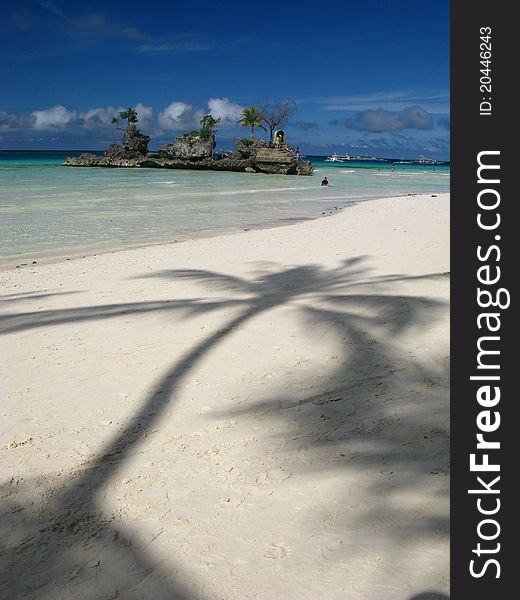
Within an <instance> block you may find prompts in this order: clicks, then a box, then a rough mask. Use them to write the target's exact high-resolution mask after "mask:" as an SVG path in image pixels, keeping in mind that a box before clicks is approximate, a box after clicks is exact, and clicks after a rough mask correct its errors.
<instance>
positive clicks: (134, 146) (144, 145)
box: [123, 127, 150, 158]
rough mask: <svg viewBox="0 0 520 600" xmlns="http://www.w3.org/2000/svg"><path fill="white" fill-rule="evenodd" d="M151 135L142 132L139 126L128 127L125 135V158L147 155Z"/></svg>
mask: <svg viewBox="0 0 520 600" xmlns="http://www.w3.org/2000/svg"><path fill="white" fill-rule="evenodd" d="M149 141H150V136H148V135H144V133H141V132H140V131H139V129H137V127H128V129H127V130H126V131H125V135H124V136H123V152H124V154H125V158H137V157H139V156H146V154H147V152H148V143H149Z"/></svg>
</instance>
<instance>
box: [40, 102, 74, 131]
mask: <svg viewBox="0 0 520 600" xmlns="http://www.w3.org/2000/svg"><path fill="white" fill-rule="evenodd" d="M31 114H32V116H33V117H34V119H35V121H34V129H37V130H40V131H44V130H48V129H62V128H63V127H65V126H66V125H68V124H69V123H70V122H71V121H72V119H74V117H75V116H76V112H75V111H71V110H67V109H66V108H65V107H64V106H62V105H61V104H58V105H56V106H53V107H51V108H46V109H45V110H35V111H33V112H32V113H31Z"/></svg>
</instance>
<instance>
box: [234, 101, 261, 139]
mask: <svg viewBox="0 0 520 600" xmlns="http://www.w3.org/2000/svg"><path fill="white" fill-rule="evenodd" d="M263 118H264V117H263V115H262V113H261V112H260V110H259V109H258V108H257V107H256V106H249V107H248V108H244V110H243V111H242V118H241V119H239V120H238V123H239V124H240V127H251V141H252V142H254V141H255V127H261V128H262V129H263V130H264V131H265V127H264V126H263V125H262V119H263Z"/></svg>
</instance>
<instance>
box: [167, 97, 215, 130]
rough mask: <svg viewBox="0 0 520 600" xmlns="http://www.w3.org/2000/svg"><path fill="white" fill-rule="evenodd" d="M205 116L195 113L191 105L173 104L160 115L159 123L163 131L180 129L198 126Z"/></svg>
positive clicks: (200, 112) (199, 112) (183, 103)
mask: <svg viewBox="0 0 520 600" xmlns="http://www.w3.org/2000/svg"><path fill="white" fill-rule="evenodd" d="M203 116H204V115H203V113H202V111H200V110H198V111H194V110H193V106H192V105H191V104H186V103H185V102H172V103H171V104H169V105H168V106H167V107H166V108H165V109H164V110H162V111H161V112H160V113H159V114H158V116H157V121H158V123H159V127H161V128H162V129H180V128H181V127H192V126H195V125H198V122H199V121H200V119H202V117H203Z"/></svg>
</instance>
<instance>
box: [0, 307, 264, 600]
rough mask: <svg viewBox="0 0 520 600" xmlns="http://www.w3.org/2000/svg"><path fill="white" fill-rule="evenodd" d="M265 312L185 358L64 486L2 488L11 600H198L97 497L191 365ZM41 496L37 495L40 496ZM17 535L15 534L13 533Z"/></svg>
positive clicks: (248, 314)
mask: <svg viewBox="0 0 520 600" xmlns="http://www.w3.org/2000/svg"><path fill="white" fill-rule="evenodd" d="M262 310H263V308H262V307H258V306H253V307H251V308H249V309H248V310H245V311H243V312H241V314H239V315H238V316H237V317H236V318H234V319H232V320H231V321H229V322H228V323H227V324H226V325H225V326H224V327H221V328H220V329H218V330H217V331H216V332H215V333H214V334H213V335H211V336H209V337H207V338H206V339H205V340H203V341H202V342H201V343H200V344H198V345H197V346H196V347H195V348H193V349H192V350H190V351H189V352H187V353H186V354H185V355H184V356H183V357H181V359H180V360H179V361H177V362H176V363H175V365H174V366H173V367H172V368H171V369H170V370H169V371H168V372H167V373H166V374H165V375H164V376H163V377H162V378H161V380H160V381H159V382H157V384H156V385H155V390H154V391H153V392H151V393H150V394H149V396H148V398H147V399H146V400H145V402H144V403H143V405H142V407H141V409H140V410H139V411H138V413H137V414H136V415H134V417H133V418H132V419H131V421H130V422H129V423H128V425H127V426H126V427H125V429H124V430H123V431H122V432H121V433H120V434H119V435H118V436H117V437H116V438H115V439H113V440H112V441H110V442H109V443H108V444H107V445H106V447H105V448H104V449H103V450H102V451H101V452H100V453H99V455H98V456H97V457H96V458H95V459H94V460H92V461H91V462H90V463H89V464H87V466H86V467H85V468H84V469H82V470H79V471H78V472H77V473H76V474H75V475H74V476H73V477H72V478H70V479H69V481H67V482H65V484H61V485H59V484H56V485H54V486H53V485H52V482H51V485H50V486H49V482H45V481H42V480H33V481H30V482H27V483H26V485H25V486H22V489H20V486H17V490H16V491H17V497H19V496H20V495H21V496H22V498H23V499H22V500H21V501H20V500H17V501H12V500H11V497H12V496H13V495H14V494H13V489H14V487H13V485H12V484H14V483H15V482H10V484H11V485H10V484H7V485H6V486H4V487H3V489H2V490H1V495H2V498H3V500H4V507H5V508H4V511H3V513H4V518H3V520H2V529H3V535H2V539H3V540H4V541H7V546H6V547H5V548H4V549H3V551H2V556H1V562H2V572H3V573H2V581H1V585H2V589H3V593H5V594H6V595H5V597H6V598H9V599H10V600H22V599H23V600H27V599H28V598H38V599H43V598H49V599H50V598H52V599H53V600H57V599H61V598H63V599H65V598H66V599H70V598H75V599H76V600H80V599H85V600H94V599H96V600H99V599H106V600H108V599H115V598H134V597H135V598H143V597H146V598H157V599H172V600H174V599H178V600H188V599H189V600H196V599H197V598H199V595H198V594H197V593H196V592H195V591H194V589H193V588H192V587H191V585H187V584H185V583H183V582H182V580H183V577H182V576H181V577H180V578H176V574H175V567H174V568H173V570H172V563H174V561H171V560H168V565H167V569H165V568H164V567H162V566H161V565H162V562H163V561H162V560H159V561H154V560H153V558H152V557H151V556H147V554H146V552H145V551H143V550H142V549H139V547H138V544H137V543H136V542H135V541H133V540H132V539H131V536H129V535H128V534H127V533H125V532H124V531H123V530H122V528H117V527H116V526H115V524H114V522H116V521H117V515H114V514H112V515H110V514H106V513H105V512H104V511H103V510H102V508H101V507H100V506H99V505H98V503H97V501H96V496H97V494H98V493H99V492H100V490H101V488H102V487H103V486H104V485H106V484H107V482H108V480H109V479H110V478H112V477H114V475H115V474H116V472H117V471H118V470H119V469H120V468H121V466H122V464H123V462H124V461H125V459H126V458H127V457H128V455H129V453H130V452H131V451H134V450H135V448H136V446H137V445H138V444H139V443H140V442H141V441H142V440H143V439H144V437H145V436H146V433H147V431H149V429H150V428H151V427H152V426H153V425H154V424H155V423H156V422H157V421H158V420H159V418H160V416H161V415H162V414H163V412H164V410H165V408H166V407H167V406H170V405H171V403H172V401H174V400H175V394H176V392H177V391H178V389H179V387H180V386H181V385H182V383H183V382H184V380H185V378H186V376H187V375H188V374H189V373H190V371H191V370H192V369H193V368H194V366H195V365H196V364H197V363H198V362H199V361H200V360H201V359H202V358H203V357H204V355H206V354H207V353H208V352H209V351H210V350H212V349H214V348H215V347H216V346H217V345H218V343H219V342H220V341H222V340H223V339H224V338H225V337H226V336H228V335H229V334H230V333H231V332H232V331H233V330H234V329H235V328H237V327H239V326H240V325H241V324H243V323H244V322H246V321H247V320H249V319H251V318H252V317H254V316H255V315H256V314H258V313H259V312H261V311H262ZM35 492H36V495H35ZM13 529H15V530H16V532H14V533H13Z"/></svg>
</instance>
